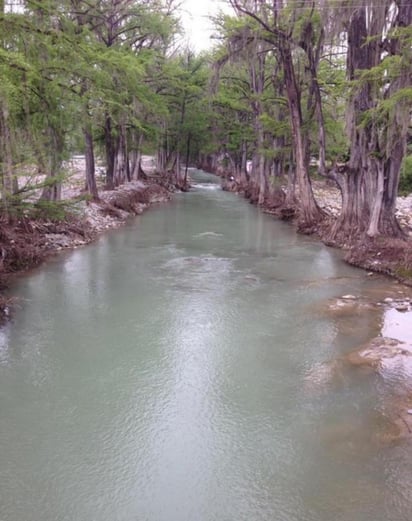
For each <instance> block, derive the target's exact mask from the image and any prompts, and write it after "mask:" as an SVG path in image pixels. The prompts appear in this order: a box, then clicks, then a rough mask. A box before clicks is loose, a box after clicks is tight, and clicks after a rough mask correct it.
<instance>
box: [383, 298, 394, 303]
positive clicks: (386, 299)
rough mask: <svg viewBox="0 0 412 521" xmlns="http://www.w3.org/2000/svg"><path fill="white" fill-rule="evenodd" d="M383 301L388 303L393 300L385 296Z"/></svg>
mask: <svg viewBox="0 0 412 521" xmlns="http://www.w3.org/2000/svg"><path fill="white" fill-rule="evenodd" d="M384 302H386V303H387V304H390V303H391V302H393V298H391V297H386V298H385V299H384Z"/></svg>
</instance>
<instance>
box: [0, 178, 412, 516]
mask: <svg viewBox="0 0 412 521" xmlns="http://www.w3.org/2000/svg"><path fill="white" fill-rule="evenodd" d="M382 284H390V282H387V281H385V279H383V278H382V279H380V278H379V277H377V278H376V277H368V276H367V274H366V273H365V272H363V271H361V270H357V269H355V268H351V267H349V266H347V265H345V264H344V263H343V262H342V260H341V254H340V253H339V252H336V251H334V250H332V249H329V248H327V247H325V246H323V245H322V244H320V243H319V242H317V241H316V240H314V239H312V238H308V237H303V236H298V235H296V234H295V233H294V231H293V229H292V227H291V226H290V225H288V224H285V223H282V222H279V221H276V220H274V219H273V218H272V217H270V216H268V215H264V214H262V213H261V212H259V210H258V209H256V208H255V207H253V206H251V205H249V204H248V203H247V202H246V201H244V200H243V199H241V198H238V197H236V196H234V195H233V194H229V193H225V192H222V191H220V190H219V187H218V185H217V184H216V181H215V178H214V177H212V176H207V175H205V174H202V173H197V174H195V189H194V191H193V192H191V193H187V194H176V196H175V197H174V199H173V201H172V202H170V203H168V204H165V205H162V206H159V207H156V208H153V209H151V210H150V211H149V212H147V213H146V214H144V215H143V216H140V217H137V218H136V219H133V220H132V221H130V223H128V224H127V225H126V226H125V227H124V228H122V229H120V230H116V231H112V232H108V233H107V234H106V235H105V236H103V237H101V238H100V239H99V240H98V241H97V242H96V243H95V244H93V245H90V246H88V247H85V248H82V249H79V250H75V251H73V252H69V253H67V254H66V253H65V254H62V255H60V256H58V257H56V258H55V259H53V260H51V261H50V262H48V263H47V264H46V265H45V266H43V267H42V268H40V269H38V270H36V271H34V272H33V273H31V274H30V275H28V276H25V277H23V278H21V279H19V281H18V282H17V284H16V287H15V288H13V293H14V294H17V295H18V296H19V297H20V299H21V300H20V306H19V309H18V310H17V312H16V314H15V317H14V319H13V320H12V321H11V322H10V323H9V324H8V325H6V326H5V327H3V329H2V330H1V331H0V520H1V521H410V519H411V512H412V493H411V482H412V463H411V461H412V460H411V454H410V450H409V449H410V446H409V447H408V445H407V444H404V443H384V442H382V439H381V437H380V436H379V434H384V432H385V429H386V428H387V424H386V420H385V411H384V410H383V406H382V400H381V396H382V386H383V384H382V380H381V379H380V378H379V377H378V376H377V375H375V374H374V373H368V374H364V372H363V371H360V370H357V369H353V370H347V371H345V372H342V373H339V374H338V375H337V376H336V378H331V379H330V380H327V381H326V382H322V381H320V382H318V381H317V380H316V377H315V376H313V375H316V374H317V372H316V369H317V368H319V367H322V364H323V363H324V362H325V361H329V360H335V359H337V358H339V357H340V356H342V355H343V354H345V353H347V352H348V351H350V350H352V349H354V348H356V347H357V346H358V345H359V344H360V343H362V342H364V341H365V340H367V339H368V338H370V337H372V336H375V335H376V334H378V333H379V330H380V327H381V326H382V317H380V316H378V314H377V313H369V314H367V315H362V316H360V317H359V319H358V320H356V319H355V320H354V319H353V317H351V318H350V320H348V319H345V317H336V316H334V315H333V314H332V315H331V314H328V313H323V312H321V311H320V310H322V309H323V307H324V305H325V303H327V302H328V301H329V300H330V299H333V298H335V297H338V296H340V295H344V294H348V293H352V294H355V295H363V294H365V293H368V292H373V291H375V290H376V289H377V288H378V287H380V286H382Z"/></svg>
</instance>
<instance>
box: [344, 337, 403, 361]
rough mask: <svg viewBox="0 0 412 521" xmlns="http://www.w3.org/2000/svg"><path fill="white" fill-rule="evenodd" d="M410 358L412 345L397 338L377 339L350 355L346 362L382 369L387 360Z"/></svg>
mask: <svg viewBox="0 0 412 521" xmlns="http://www.w3.org/2000/svg"><path fill="white" fill-rule="evenodd" d="M410 356H412V346H411V345H409V344H407V343H405V342H401V341H400V340H397V339H396V338H388V337H376V338H374V339H372V340H371V341H370V342H368V343H367V344H365V345H364V346H362V347H360V348H359V349H358V350H357V351H354V352H352V353H349V355H347V357H346V360H347V361H348V362H349V363H350V364H352V365H356V366H369V367H372V368H380V366H381V364H382V362H384V361H385V360H389V359H391V358H395V357H408V358H409V357H410Z"/></svg>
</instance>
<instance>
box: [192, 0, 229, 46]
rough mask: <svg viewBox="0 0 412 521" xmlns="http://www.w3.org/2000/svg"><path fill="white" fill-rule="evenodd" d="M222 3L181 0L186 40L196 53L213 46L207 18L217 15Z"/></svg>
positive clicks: (209, 23)
mask: <svg viewBox="0 0 412 521" xmlns="http://www.w3.org/2000/svg"><path fill="white" fill-rule="evenodd" d="M223 3H224V2H222V0H183V2H182V22H183V26H184V28H185V31H186V33H187V38H188V39H189V41H190V42H191V44H192V46H193V47H194V49H195V50H196V51H202V50H204V49H207V48H209V47H211V46H212V45H213V40H211V39H210V36H211V35H212V33H213V26H212V23H211V22H210V20H208V18H207V17H208V16H210V15H215V14H217V13H218V11H219V9H221V8H222V4H223Z"/></svg>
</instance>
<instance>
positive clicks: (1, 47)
mask: <svg viewBox="0 0 412 521" xmlns="http://www.w3.org/2000/svg"><path fill="white" fill-rule="evenodd" d="M177 6H178V2H176V1H175V0H139V1H134V0H110V1H105V0H88V1H82V0H61V1H60V0H57V1H56V0H27V1H23V0H0V34H1V44H0V77H1V81H0V133H1V140H0V175H1V215H2V217H3V218H13V217H14V216H15V214H16V213H19V212H20V213H21V212H24V211H25V209H26V208H27V204H26V203H27V201H28V200H31V198H30V194H33V193H36V194H38V193H39V190H40V191H41V197H40V199H39V200H38V201H36V204H42V202H46V203H47V202H53V201H58V200H59V199H60V195H61V194H60V192H61V185H62V180H63V179H64V175H65V169H64V166H65V160H67V159H69V158H70V156H71V155H72V154H75V153H77V154H79V153H80V154H84V155H85V159H86V175H85V187H86V189H87V191H88V192H89V194H90V197H91V198H93V199H98V197H99V194H98V191H97V186H96V166H95V165H96V157H99V158H101V159H102V160H103V162H104V165H105V166H104V178H105V185H106V187H108V188H113V187H115V186H117V185H119V184H121V183H123V182H125V181H130V180H132V179H138V178H139V176H144V172H143V171H142V168H141V161H140V158H141V154H142V151H145V150H148V151H149V152H150V153H156V154H157V156H158V168H159V170H160V171H161V172H168V174H169V175H171V176H174V182H175V183H177V184H178V185H183V184H184V181H185V180H184V175H182V169H181V161H182V160H181V155H183V154H184V157H185V161H186V160H190V158H189V157H187V156H188V154H189V155H190V154H192V155H193V154H195V153H196V149H197V147H199V146H200V142H199V135H201V132H200V133H199V132H198V129H197V127H198V125H199V122H198V121H197V120H196V118H194V117H192V114H191V111H192V106H193V102H194V99H195V98H200V97H201V96H200V94H201V93H202V92H203V91H204V87H205V84H206V82H207V76H206V69H205V68H202V67H201V64H202V61H201V60H200V59H199V58H197V57H195V56H194V55H193V53H191V52H190V51H188V50H185V49H182V44H179V43H178V42H179V38H180V39H181V37H180V26H179V18H178V15H177ZM201 103H202V101H201V100H200V101H199V103H198V106H197V110H198V111H200V112H201V109H200V106H199V105H200V104H201ZM189 146H190V151H188V149H189ZM34 191H35V192H34Z"/></svg>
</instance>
